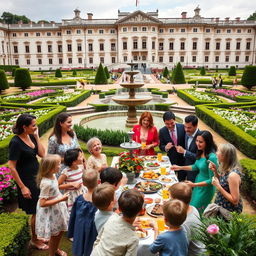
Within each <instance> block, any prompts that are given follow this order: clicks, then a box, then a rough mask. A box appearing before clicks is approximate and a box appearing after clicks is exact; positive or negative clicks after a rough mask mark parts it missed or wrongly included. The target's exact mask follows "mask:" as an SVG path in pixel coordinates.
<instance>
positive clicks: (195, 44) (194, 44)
mask: <svg viewBox="0 0 256 256" xmlns="http://www.w3.org/2000/svg"><path fill="white" fill-rule="evenodd" d="M192 49H193V50H196V49H197V42H193V45H192Z"/></svg>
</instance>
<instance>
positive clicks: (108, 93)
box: [99, 89, 116, 99]
mask: <svg viewBox="0 0 256 256" xmlns="http://www.w3.org/2000/svg"><path fill="white" fill-rule="evenodd" d="M114 94H116V89H111V90H109V91H107V92H100V93H99V98H100V99H104V98H105V96H106V95H114Z"/></svg>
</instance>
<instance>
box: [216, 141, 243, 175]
mask: <svg viewBox="0 0 256 256" xmlns="http://www.w3.org/2000/svg"><path fill="white" fill-rule="evenodd" d="M218 150H219V151H220V153H221V154H222V158H223V162H222V163H220V166H219V170H220V172H221V173H228V172H230V171H232V170H234V169H237V170H240V169H241V167H240V164H239V162H238V158H237V154H236V148H235V147H234V146H233V145H232V144H230V143H226V144H220V145H219V148H218Z"/></svg>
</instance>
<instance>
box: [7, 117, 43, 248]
mask: <svg viewBox="0 0 256 256" xmlns="http://www.w3.org/2000/svg"><path fill="white" fill-rule="evenodd" d="M13 133H14V134H16V135H15V136H14V137H13V138H12V139H11V141H10V144H9V161H8V165H9V167H10V169H11V172H12V175H13V178H14V180H15V181H16V183H17V185H18V203H19V207H20V208H21V209H22V210H23V211H25V212H26V213H27V214H32V217H31V230H32V239H31V241H30V244H31V245H32V246H34V247H36V248H37V249H40V250H46V249H48V245H46V244H44V243H43V242H42V241H40V240H38V239H37V237H36V234H35V219H36V205H37V201H38V197H39V193H40V191H39V188H38V187H37V185H36V181H35V177H36V175H37V172H38V167H39V163H38V160H37V155H38V156H40V157H43V156H44V154H45V149H44V147H43V145H42V144H41V142H40V140H39V135H38V127H37V125H36V117H35V116H32V115H29V114H21V115H20V116H19V117H18V119H17V121H16V125H15V126H14V128H13Z"/></svg>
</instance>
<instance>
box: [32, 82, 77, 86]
mask: <svg viewBox="0 0 256 256" xmlns="http://www.w3.org/2000/svg"><path fill="white" fill-rule="evenodd" d="M76 82H77V81H76V80H61V81H55V82H32V86H46V87H47V86H53V85H76Z"/></svg>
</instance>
